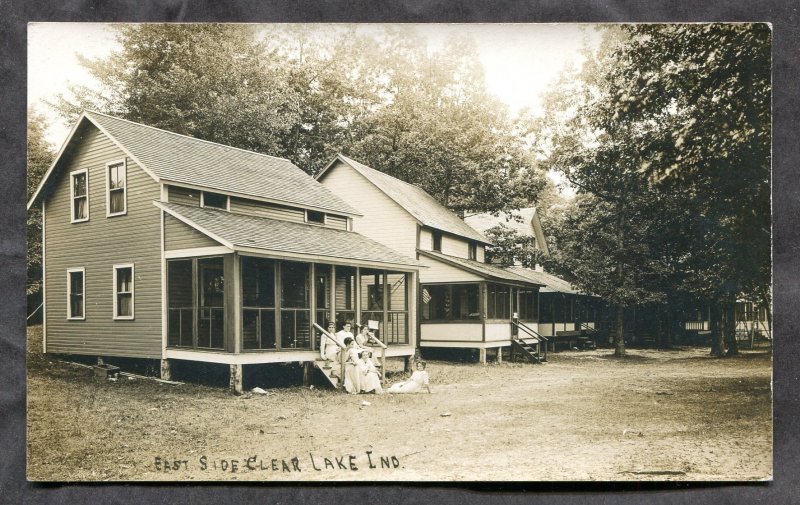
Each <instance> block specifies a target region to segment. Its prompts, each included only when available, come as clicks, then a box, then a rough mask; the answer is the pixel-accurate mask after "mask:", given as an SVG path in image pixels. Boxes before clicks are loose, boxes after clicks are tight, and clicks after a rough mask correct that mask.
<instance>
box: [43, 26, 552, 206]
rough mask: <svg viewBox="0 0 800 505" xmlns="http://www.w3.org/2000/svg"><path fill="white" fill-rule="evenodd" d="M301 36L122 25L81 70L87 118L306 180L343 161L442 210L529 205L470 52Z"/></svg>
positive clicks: (464, 45) (522, 147) (515, 150)
mask: <svg viewBox="0 0 800 505" xmlns="http://www.w3.org/2000/svg"><path fill="white" fill-rule="evenodd" d="M311 30H312V29H310V28H308V27H302V26H289V27H272V28H270V29H269V30H264V31H257V30H256V29H255V28H253V27H249V26H241V25H133V26H124V27H122V28H120V29H119V33H118V41H119V43H120V45H121V47H122V49H121V50H119V51H117V52H115V53H113V54H112V55H111V56H110V57H108V58H105V59H100V60H84V62H83V63H84V65H85V66H86V67H87V68H88V69H89V70H90V72H91V74H92V75H93V76H94V77H95V78H96V79H97V81H98V84H99V91H98V90H95V89H94V88H88V87H74V88H72V90H71V96H68V97H65V96H61V97H60V98H59V99H58V100H57V102H56V104H55V105H56V107H57V108H58V109H59V111H60V112H61V113H62V115H63V116H64V117H65V118H67V119H68V120H74V118H75V117H76V115H77V114H78V113H79V111H80V110H81V109H82V108H85V107H89V108H94V109H97V110H100V111H104V112H108V113H111V114H115V115H119V116H122V117H125V118H127V119H130V120H133V121H139V122H142V123H145V124H149V125H152V126H156V127H160V128H164V129H167V130H170V131H176V132H178V133H184V134H188V135H192V136H195V137H199V138H203V139H206V140H211V141H215V142H220V143H224V144H228V145H233V146H236V147H241V148H244V149H250V150H254V151H258V152H263V153H266V154H271V155H276V156H281V157H286V158H288V159H290V160H292V161H293V162H294V163H296V164H297V165H298V166H300V167H303V168H304V169H305V170H306V171H308V172H309V173H312V174H313V173H317V172H318V171H319V170H320V169H321V168H322V167H324V166H325V165H326V164H327V163H328V162H329V161H330V159H331V158H332V157H333V155H334V154H335V153H336V152H339V151H344V152H348V153H351V155H352V156H354V157H357V158H359V159H361V160H363V161H365V162H366V163H368V164H370V165H372V166H374V167H376V168H377V169H380V170H385V171H386V172H387V173H389V174H391V175H394V176H396V177H399V178H400V179H403V180H406V181H409V182H412V183H416V184H419V185H420V186H422V187H423V188H424V189H426V190H427V191H428V192H429V193H431V194H432V195H434V196H435V197H436V198H438V199H439V200H440V201H441V202H442V203H443V204H445V205H446V206H448V207H449V208H451V209H453V210H456V211H463V210H466V209H470V210H476V211H484V210H489V211H495V210H502V209H509V208H513V207H520V206H524V205H527V204H529V203H530V202H531V201H532V200H533V199H534V198H535V196H536V193H537V192H538V190H539V189H540V188H541V185H542V180H541V178H540V177H539V175H538V172H537V171H536V170H534V169H533V164H532V160H531V158H530V154H529V152H528V149H527V145H526V144H525V139H524V137H523V136H522V135H521V134H520V132H519V131H518V129H517V127H516V125H515V124H513V123H512V122H511V121H510V120H509V119H508V112H507V110H506V109H505V108H504V107H503V106H501V104H500V103H499V102H498V101H497V100H496V99H494V98H493V97H491V96H489V95H488V93H487V92H486V90H485V83H484V80H483V70H482V68H481V67H480V65H479V63H478V60H477V56H476V52H475V46H474V44H472V43H471V42H470V41H468V40H461V39H458V40H453V41H450V42H449V43H448V44H446V45H445V46H444V48H443V49H442V50H441V51H439V52H435V53H433V54H432V55H428V53H427V45H426V41H425V40H424V39H423V38H422V37H420V36H419V35H418V34H416V33H415V32H414V31H413V29H409V28H399V29H388V30H387V31H386V32H385V33H384V34H383V35H374V34H370V35H360V34H358V33H357V32H356V31H355V30H345V31H342V30H341V29H339V31H336V30H335V29H334V30H332V31H328V32H325V31H319V30H318V29H313V30H314V32H312V31H311Z"/></svg>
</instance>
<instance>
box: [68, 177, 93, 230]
mask: <svg viewBox="0 0 800 505" xmlns="http://www.w3.org/2000/svg"><path fill="white" fill-rule="evenodd" d="M70 185H71V187H72V210H71V211H70V222H73V223H80V222H81V221H88V220H89V173H88V171H87V170H86V169H83V170H76V171H75V172H72V173H71V174H70Z"/></svg>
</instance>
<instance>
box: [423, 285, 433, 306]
mask: <svg viewBox="0 0 800 505" xmlns="http://www.w3.org/2000/svg"><path fill="white" fill-rule="evenodd" d="M430 301H431V294H430V293H428V290H427V289H425V288H422V302H423V303H426V304H427V303H428V302H430Z"/></svg>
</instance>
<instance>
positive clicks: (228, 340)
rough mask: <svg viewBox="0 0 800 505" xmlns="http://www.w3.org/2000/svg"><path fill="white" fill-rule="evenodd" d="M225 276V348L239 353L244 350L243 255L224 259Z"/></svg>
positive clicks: (229, 255) (234, 254) (235, 254)
mask: <svg viewBox="0 0 800 505" xmlns="http://www.w3.org/2000/svg"><path fill="white" fill-rule="evenodd" d="M223 272H224V273H223V275H224V278H225V284H224V293H225V349H226V350H227V351H228V352H232V353H235V354H238V353H240V352H242V338H241V337H242V331H241V329H242V276H241V257H240V256H239V254H238V253H233V254H228V255H226V256H225V259H224V270H223Z"/></svg>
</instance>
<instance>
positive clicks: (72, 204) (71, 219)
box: [69, 168, 89, 223]
mask: <svg viewBox="0 0 800 505" xmlns="http://www.w3.org/2000/svg"><path fill="white" fill-rule="evenodd" d="M80 174H84V175H85V176H86V196H83V197H76V196H75V176H77V175H80ZM75 198H86V217H85V218H82V219H76V218H75ZM69 206H70V207H69V222H70V223H85V222H86V221H88V220H89V169H88V168H81V169H78V170H73V171H72V172H70V173H69Z"/></svg>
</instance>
